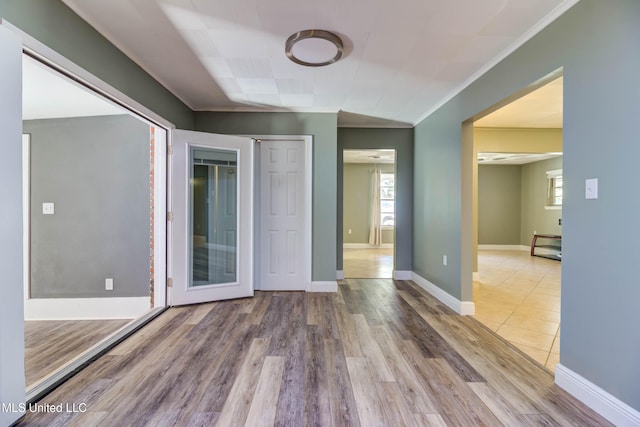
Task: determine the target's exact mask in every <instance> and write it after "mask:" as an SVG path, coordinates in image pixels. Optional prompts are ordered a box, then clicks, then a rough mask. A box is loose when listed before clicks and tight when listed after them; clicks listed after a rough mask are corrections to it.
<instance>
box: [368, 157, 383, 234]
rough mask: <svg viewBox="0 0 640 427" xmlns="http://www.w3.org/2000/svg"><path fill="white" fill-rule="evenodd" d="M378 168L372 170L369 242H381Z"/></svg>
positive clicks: (379, 173)
mask: <svg viewBox="0 0 640 427" xmlns="http://www.w3.org/2000/svg"><path fill="white" fill-rule="evenodd" d="M381 173H382V171H381V170H380V169H374V170H373V176H372V178H373V185H372V186H371V210H370V211H371V222H370V224H371V228H370V229H369V244H370V245H376V246H379V245H380V244H382V227H381V226H380V216H381V215H380V175H381Z"/></svg>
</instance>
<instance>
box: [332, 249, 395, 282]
mask: <svg viewBox="0 0 640 427" xmlns="http://www.w3.org/2000/svg"><path fill="white" fill-rule="evenodd" d="M342 268H343V271H344V277H345V278H346V279H390V278H391V277H392V275H393V248H379V249H378V248H366V249H353V248H344V249H343V256H342Z"/></svg>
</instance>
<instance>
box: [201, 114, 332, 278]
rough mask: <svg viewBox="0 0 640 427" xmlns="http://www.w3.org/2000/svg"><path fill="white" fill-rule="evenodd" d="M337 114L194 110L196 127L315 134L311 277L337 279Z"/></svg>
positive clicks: (216, 130) (250, 132) (218, 130)
mask: <svg viewBox="0 0 640 427" xmlns="http://www.w3.org/2000/svg"><path fill="white" fill-rule="evenodd" d="M337 123H338V115H337V114H320V113H317V114H312V113H210V112H196V113H195V129H196V130H198V131H202V132H214V133H221V134H238V135H312V136H313V201H312V206H313V207H312V209H313V212H312V215H313V225H312V238H313V244H312V245H313V247H312V252H313V254H312V258H313V259H312V279H313V280H314V281H331V280H333V281H335V280H336V261H335V260H336V257H335V254H336V217H337V213H336V209H337V205H336V199H337V194H336V155H335V154H336V144H337Z"/></svg>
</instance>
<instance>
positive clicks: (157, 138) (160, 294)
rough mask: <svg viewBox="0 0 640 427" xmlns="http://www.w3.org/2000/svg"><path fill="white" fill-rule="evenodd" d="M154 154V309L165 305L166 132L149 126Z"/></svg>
mask: <svg viewBox="0 0 640 427" xmlns="http://www.w3.org/2000/svg"><path fill="white" fill-rule="evenodd" d="M151 129H153V132H154V148H155V150H154V154H153V180H154V181H153V203H154V206H153V209H154V210H153V225H154V227H153V301H152V303H153V307H165V306H166V305H167V279H166V278H167V248H168V247H167V206H169V205H168V203H167V184H168V183H167V144H168V138H169V132H167V130H166V129H164V128H161V127H159V126H152V127H151Z"/></svg>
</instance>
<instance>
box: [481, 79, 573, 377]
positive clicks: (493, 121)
mask: <svg viewBox="0 0 640 427" xmlns="http://www.w3.org/2000/svg"><path fill="white" fill-rule="evenodd" d="M562 84H563V81H562V77H561V76H558V74H557V73H556V74H552V75H550V76H549V77H548V78H547V79H545V80H544V81H543V82H542V83H541V84H540V85H538V86H537V87H536V88H534V90H533V91H530V92H529V93H527V94H525V95H524V96H522V97H520V98H518V99H516V100H515V101H513V102H511V103H509V104H507V105H505V106H503V107H501V108H499V109H497V110H496V111H494V112H492V113H490V114H488V115H486V116H484V117H482V118H481V119H479V120H476V121H475V122H474V124H473V126H474V128H473V144H474V154H475V159H474V161H475V162H476V165H477V174H476V176H475V179H476V180H477V181H476V182H477V193H476V195H475V197H476V200H477V210H476V213H475V215H476V233H477V235H476V237H477V245H476V247H475V251H474V254H475V257H476V259H475V261H476V269H475V270H474V271H475V273H474V281H473V300H474V303H475V306H476V313H475V317H476V319H477V320H479V321H480V322H481V323H483V324H484V325H485V326H487V327H489V328H490V329H492V330H493V331H494V332H495V333H496V334H498V335H500V336H502V337H503V338H505V339H506V340H507V341H509V342H510V343H511V344H513V345H514V346H516V347H518V348H519V349H520V350H521V351H523V352H524V353H525V354H527V355H528V356H530V357H531V358H532V359H534V360H536V361H537V362H538V363H540V364H541V365H543V366H545V367H546V368H547V369H549V370H550V371H552V372H553V371H554V370H555V365H556V364H557V363H558V362H559V357H560V356H559V353H560V345H559V344H560V289H561V280H560V279H561V262H560V257H557V256H552V255H548V254H546V253H544V252H542V251H544V250H545V249H544V248H540V249H536V251H535V254H536V255H541V256H532V254H531V253H530V245H531V241H532V236H533V235H534V234H538V235H540V234H544V235H554V236H560V235H561V234H562V230H561V217H562ZM548 250H551V249H548ZM547 257H550V258H553V259H554V260H550V259H548V258H547Z"/></svg>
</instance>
